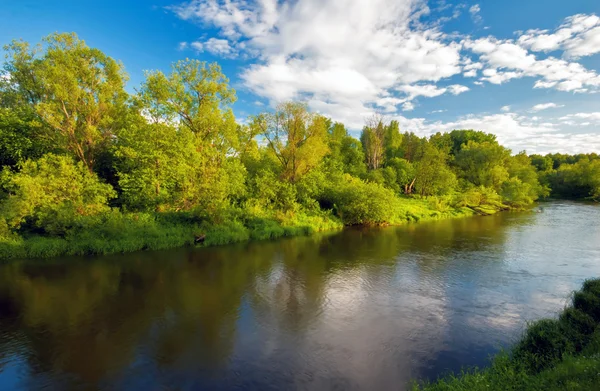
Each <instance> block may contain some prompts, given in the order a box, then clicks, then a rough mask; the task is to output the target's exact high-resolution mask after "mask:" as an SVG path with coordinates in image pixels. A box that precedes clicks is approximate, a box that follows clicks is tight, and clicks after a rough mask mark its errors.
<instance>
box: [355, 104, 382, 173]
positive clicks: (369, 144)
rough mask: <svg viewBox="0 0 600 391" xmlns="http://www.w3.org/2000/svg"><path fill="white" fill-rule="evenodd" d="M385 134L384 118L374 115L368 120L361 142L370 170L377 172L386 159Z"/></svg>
mask: <svg viewBox="0 0 600 391" xmlns="http://www.w3.org/2000/svg"><path fill="white" fill-rule="evenodd" d="M385 133H386V126H385V125H384V123H383V117H382V116H380V115H373V116H372V117H370V118H368V119H367V123H366V125H365V126H364V128H363V130H362V133H361V135H360V142H361V143H362V146H363V149H364V151H365V159H366V162H367V167H368V168H369V170H377V169H378V168H379V167H380V166H381V165H382V164H383V159H384V157H385Z"/></svg>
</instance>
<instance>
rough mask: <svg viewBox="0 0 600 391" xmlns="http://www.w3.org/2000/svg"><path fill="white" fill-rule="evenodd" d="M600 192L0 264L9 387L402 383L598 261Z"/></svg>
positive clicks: (494, 332) (475, 357)
mask: <svg viewBox="0 0 600 391" xmlns="http://www.w3.org/2000/svg"><path fill="white" fill-rule="evenodd" d="M599 222H600V207H599V206H598V205H586V204H574V203H568V202H559V203H552V204H549V205H546V206H545V207H544V213H504V214H500V215H498V216H490V217H476V218H469V219H460V220H449V221H441V222H432V223H424V224H416V225H409V226H404V227H397V228H384V229H348V230H346V231H343V232H341V233H335V234H327V235H321V236H314V237H309V238H295V239H289V240H281V241H276V242H262V243H250V244H243V245H239V246H230V247H223V248H208V249H197V250H175V251H166V252H152V253H151V252H147V253H136V254H128V255H121V256H113V257H102V258H97V259H96V258H90V259H84V260H82V259H63V260H61V259H58V260H53V261H43V262H42V263H40V262H37V263H12V264H9V265H6V266H3V267H1V268H0V389H2V390H12V389H23V390H29V389H41V388H45V387H47V388H48V389H52V390H62V389H65V390H69V389H92V390H96V389H106V390H115V389H117V390H118V389H126V390H138V389H139V390H154V389H157V390H158V389H170V390H171V389H178V390H196V389H211V390H218V389H238V388H243V389H260V390H266V389H274V390H275V389H277V390H282V389H286V390H287V389H343V390H348V389H364V390H375V389H402V388H404V387H406V385H407V384H409V381H410V379H415V378H430V379H433V378H435V377H436V376H438V375H440V374H442V373H445V372H447V371H449V370H457V369H460V368H461V366H465V365H485V364H486V362H487V357H488V356H489V355H490V354H493V353H495V352H497V351H498V349H499V348H501V347H505V346H508V345H509V344H510V343H511V342H512V341H514V340H515V338H517V337H518V335H519V333H520V331H521V330H522V329H523V327H524V325H525V323H526V321H528V320H532V319H537V318H540V317H544V316H549V315H552V314H554V313H555V312H557V311H559V310H560V309H561V308H562V306H563V305H564V304H565V303H566V302H567V300H568V298H569V295H570V292H571V291H572V290H574V289H576V288H578V287H579V285H580V284H581V282H582V281H583V280H584V279H585V278H589V277H592V276H598V275H599V274H600V262H599V260H600V227H599V224H598V223H599Z"/></svg>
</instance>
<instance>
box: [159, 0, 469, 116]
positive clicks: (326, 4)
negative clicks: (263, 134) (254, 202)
mask: <svg viewBox="0 0 600 391" xmlns="http://www.w3.org/2000/svg"><path fill="white" fill-rule="evenodd" d="M171 9H172V10H173V11H174V12H175V13H176V14H177V15H178V16H179V17H180V18H182V19H184V20H190V21H193V22H196V23H199V24H201V25H204V26H213V27H216V28H217V29H219V34H220V35H221V37H222V39H224V40H227V41H228V42H229V47H230V48H234V49H235V50H243V51H244V52H245V53H246V54H247V55H248V56H253V57H254V58H255V59H256V62H255V63H254V64H251V65H250V66H248V67H247V68H246V69H245V70H244V71H243V72H242V73H241V74H240V77H241V79H242V81H243V83H244V85H245V86H246V87H247V88H248V89H250V90H251V91H252V92H254V93H256V94H258V95H260V96H262V97H265V98H267V99H269V100H270V101H271V102H277V101H281V100H286V99H305V100H308V101H309V102H313V105H315V104H316V102H317V101H320V102H323V103H325V102H327V103H328V105H319V106H330V105H335V104H340V103H342V102H343V101H346V100H348V99H353V100H355V101H357V102H360V103H361V107H362V109H361V111H364V110H366V109H367V108H368V107H371V106H373V105H376V104H377V103H376V102H377V101H379V100H381V99H384V98H386V97H389V96H390V95H391V94H395V93H396V92H395V91H397V90H396V87H398V86H405V85H413V84H416V83H436V82H438V81H440V80H442V79H445V78H448V77H451V76H453V75H456V74H459V73H460V72H461V70H462V69H461V63H460V62H461V56H460V50H461V45H460V44H459V43H458V42H455V41H453V40H451V39H448V37H447V36H446V34H444V33H442V32H441V31H440V30H439V29H438V28H437V27H431V26H429V27H428V28H414V26H415V25H417V24H419V23H420V22H419V17H420V16H421V15H422V14H424V13H428V12H430V10H429V8H428V7H427V5H426V2H425V1H424V0H401V1H397V0H358V1H353V2H350V3H346V2H339V1H334V0H326V1H321V0H302V1H295V2H291V1H288V2H281V1H277V0H260V1H257V2H247V1H245V0H193V1H191V2H187V3H184V4H181V5H179V6H176V7H172V8H171ZM382 10H385V12H382ZM349 37H352V39H349ZM205 47H206V45H205V44H204V43H203V48H205ZM441 89H442V90H444V91H443V92H441V93H440V94H442V93H444V92H446V91H448V92H449V93H457V92H458V93H460V92H463V89H455V88H453V89H446V87H442V88H441ZM422 96H427V95H422ZM408 97H409V98H408V100H410V97H414V94H412V95H411V94H410V93H409V94H408ZM408 100H407V99H406V97H405V98H404V101H402V102H396V105H397V106H399V105H401V104H404V103H406V102H407V101H408ZM389 104H390V102H388V105H387V106H386V107H387V108H390V107H391V106H389ZM392 104H393V102H392ZM314 107H316V106H313V108H314ZM406 107H407V108H408V107H410V106H409V105H407V106H406Z"/></svg>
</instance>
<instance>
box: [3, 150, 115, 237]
mask: <svg viewBox="0 0 600 391" xmlns="http://www.w3.org/2000/svg"><path fill="white" fill-rule="evenodd" d="M4 176H5V178H4V185H5V187H6V189H7V190H8V194H9V195H8V198H7V199H6V200H5V201H4V202H3V203H2V205H1V206H0V208H1V211H2V215H3V216H5V218H6V222H7V224H8V226H9V227H10V228H11V229H19V228H30V229H40V230H42V231H43V232H46V233H48V234H51V235H64V234H65V233H66V231H67V230H68V229H69V228H71V226H72V225H73V224H74V223H75V220H77V219H79V218H81V217H87V216H94V215H98V214H101V213H104V212H106V211H108V210H109V208H108V206H107V203H108V200H109V199H111V198H114V197H115V196H116V193H115V191H114V190H113V188H112V187H111V186H110V185H108V184H105V183H102V182H100V180H99V179H98V177H97V176H96V174H94V173H91V172H90V171H89V170H88V169H87V168H86V167H85V165H84V164H83V163H75V162H74V161H73V159H71V158H70V157H67V156H60V155H53V154H47V155H44V156H43V157H42V158H41V159H39V160H37V161H32V160H28V161H26V162H25V163H23V165H22V167H21V171H20V172H17V173H12V172H8V171H5V172H4ZM22 225H26V227H22Z"/></svg>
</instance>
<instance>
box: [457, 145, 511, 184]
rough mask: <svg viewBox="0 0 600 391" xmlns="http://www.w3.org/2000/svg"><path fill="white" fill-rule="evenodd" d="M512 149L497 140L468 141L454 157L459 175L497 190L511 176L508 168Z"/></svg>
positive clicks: (473, 182)
mask: <svg viewBox="0 0 600 391" xmlns="http://www.w3.org/2000/svg"><path fill="white" fill-rule="evenodd" d="M509 159H510V150H508V149H506V148H504V147H503V146H501V145H499V144H498V143H497V142H490V141H484V142H481V143H479V142H476V141H472V140H470V141H468V142H467V144H464V145H463V146H462V148H461V149H460V151H459V152H458V153H457V154H456V155H455V157H454V165H455V166H456V167H457V168H458V175H459V177H461V178H463V179H465V180H467V181H468V182H470V183H472V184H474V185H475V186H486V187H492V188H494V189H496V190H498V189H499V188H500V186H501V185H502V183H503V182H504V181H506V180H507V179H508V178H509V173H508V170H507V167H506V166H507V164H508V160H509Z"/></svg>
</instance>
